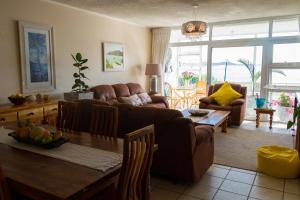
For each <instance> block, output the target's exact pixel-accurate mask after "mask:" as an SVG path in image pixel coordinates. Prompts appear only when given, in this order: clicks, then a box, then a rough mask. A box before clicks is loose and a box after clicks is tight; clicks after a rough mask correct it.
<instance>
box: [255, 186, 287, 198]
mask: <svg viewBox="0 0 300 200" xmlns="http://www.w3.org/2000/svg"><path fill="white" fill-rule="evenodd" d="M282 196H283V192H280V191H277V190H272V189H267V188H263V187H259V186H253V187H252V189H251V192H250V197H253V198H257V199H263V200H282Z"/></svg>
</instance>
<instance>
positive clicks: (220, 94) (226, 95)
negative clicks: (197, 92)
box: [209, 82, 243, 106]
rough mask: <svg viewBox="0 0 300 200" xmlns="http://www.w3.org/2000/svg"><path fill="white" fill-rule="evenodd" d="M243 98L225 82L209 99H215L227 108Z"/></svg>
mask: <svg viewBox="0 0 300 200" xmlns="http://www.w3.org/2000/svg"><path fill="white" fill-rule="evenodd" d="M242 96H243V95H241V94H240V93H238V92H237V91H235V90H234V89H232V87H231V86H230V84H229V83H228V82H225V83H224V84H223V85H222V86H221V87H220V88H219V89H218V90H217V91H216V92H215V93H213V94H212V95H210V96H209V98H212V99H214V100H215V101H216V102H217V103H218V104H219V105H221V106H227V105H229V104H230V103H231V102H232V101H234V100H236V99H238V98H241V97H242Z"/></svg>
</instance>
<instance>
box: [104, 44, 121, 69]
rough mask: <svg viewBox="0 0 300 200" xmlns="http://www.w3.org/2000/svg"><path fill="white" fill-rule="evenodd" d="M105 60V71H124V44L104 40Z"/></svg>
mask: <svg viewBox="0 0 300 200" xmlns="http://www.w3.org/2000/svg"><path fill="white" fill-rule="evenodd" d="M103 62H104V63H103V66H104V71H105V72H118V71H124V70H125V68H124V45H123V44H120V43H111V42H104V43H103Z"/></svg>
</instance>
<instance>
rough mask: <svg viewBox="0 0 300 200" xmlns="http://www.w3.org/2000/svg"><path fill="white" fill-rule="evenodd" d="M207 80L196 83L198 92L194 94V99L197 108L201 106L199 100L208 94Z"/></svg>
mask: <svg viewBox="0 0 300 200" xmlns="http://www.w3.org/2000/svg"><path fill="white" fill-rule="evenodd" d="M206 84H207V83H206V81H198V82H197V83H196V94H195V96H194V99H193V104H192V105H193V106H195V107H196V108H198V106H199V100H200V98H201V97H205V96H206V95H207V94H206V93H207V91H206Z"/></svg>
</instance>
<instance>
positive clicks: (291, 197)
mask: <svg viewBox="0 0 300 200" xmlns="http://www.w3.org/2000/svg"><path fill="white" fill-rule="evenodd" d="M151 186H152V191H151V196H150V200H199V199H201V200H300V179H286V180H285V179H278V178H273V177H270V176H266V175H263V174H260V173H256V172H254V171H248V170H242V169H237V168H231V167H227V166H222V165H213V166H212V167H211V168H210V169H209V170H208V171H207V172H206V174H205V175H204V176H203V177H202V179H201V180H200V181H199V182H198V183H194V184H180V183H177V184H173V183H172V182H170V181H168V180H164V179H161V178H158V177H152V178H151Z"/></svg>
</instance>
